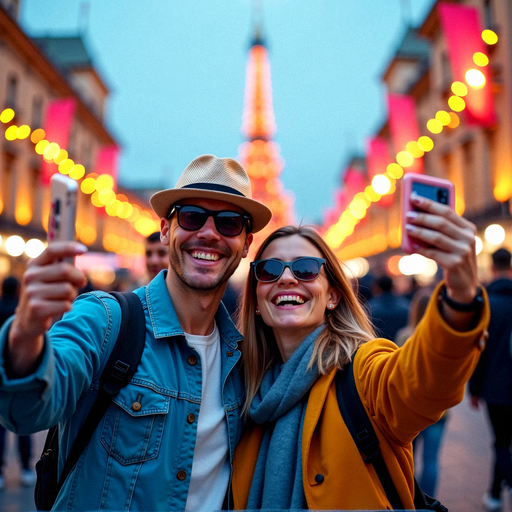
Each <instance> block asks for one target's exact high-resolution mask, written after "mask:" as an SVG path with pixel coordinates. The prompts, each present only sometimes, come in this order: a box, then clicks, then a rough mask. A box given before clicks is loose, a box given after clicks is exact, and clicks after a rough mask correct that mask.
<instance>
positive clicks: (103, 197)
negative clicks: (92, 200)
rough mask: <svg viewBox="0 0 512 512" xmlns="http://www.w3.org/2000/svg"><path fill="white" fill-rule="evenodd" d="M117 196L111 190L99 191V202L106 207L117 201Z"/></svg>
mask: <svg viewBox="0 0 512 512" xmlns="http://www.w3.org/2000/svg"><path fill="white" fill-rule="evenodd" d="M96 185H98V180H96ZM115 199H116V194H115V193H114V191H113V190H112V189H111V188H102V189H101V190H98V200H99V202H100V203H101V204H102V205H103V206H105V205H107V204H108V203H110V202H111V201H115Z"/></svg>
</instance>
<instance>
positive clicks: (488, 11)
mask: <svg viewBox="0 0 512 512" xmlns="http://www.w3.org/2000/svg"><path fill="white" fill-rule="evenodd" d="M493 19H494V17H493V8H492V1H491V0H485V1H484V23H485V28H490V29H492V28H493V26H494V24H493Z"/></svg>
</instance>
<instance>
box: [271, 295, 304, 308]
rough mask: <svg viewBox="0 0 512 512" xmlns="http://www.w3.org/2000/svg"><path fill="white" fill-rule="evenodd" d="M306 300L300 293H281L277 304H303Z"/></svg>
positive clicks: (276, 301)
mask: <svg viewBox="0 0 512 512" xmlns="http://www.w3.org/2000/svg"><path fill="white" fill-rule="evenodd" d="M305 302H306V301H305V300H304V299H303V298H302V297H299V296H298V295H280V296H279V297H277V299H276V300H275V302H274V304H275V305H276V306H301V305H302V304H304V303H305Z"/></svg>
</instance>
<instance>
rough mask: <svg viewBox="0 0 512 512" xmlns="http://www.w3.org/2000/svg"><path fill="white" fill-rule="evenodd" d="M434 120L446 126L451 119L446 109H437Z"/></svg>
mask: <svg viewBox="0 0 512 512" xmlns="http://www.w3.org/2000/svg"><path fill="white" fill-rule="evenodd" d="M436 121H439V122H440V123H441V124H442V125H443V126H448V124H449V123H450V121H451V117H450V114H448V112H446V110H439V111H438V112H437V113H436Z"/></svg>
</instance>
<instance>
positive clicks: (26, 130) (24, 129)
mask: <svg viewBox="0 0 512 512" xmlns="http://www.w3.org/2000/svg"><path fill="white" fill-rule="evenodd" d="M29 135H30V126H29V125H28V124H22V125H21V126H20V127H19V128H18V139H21V140H24V139H26V138H27V137H28V136H29Z"/></svg>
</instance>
